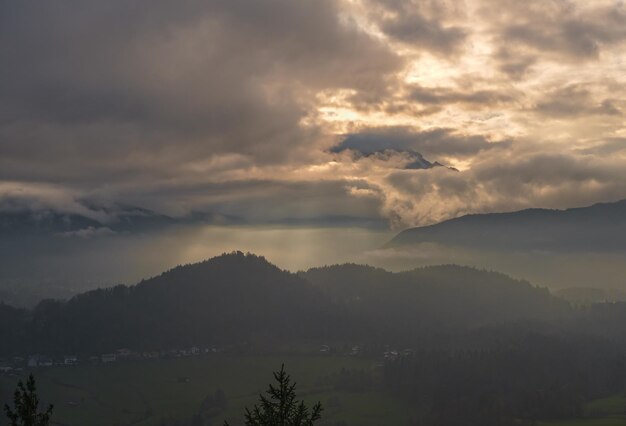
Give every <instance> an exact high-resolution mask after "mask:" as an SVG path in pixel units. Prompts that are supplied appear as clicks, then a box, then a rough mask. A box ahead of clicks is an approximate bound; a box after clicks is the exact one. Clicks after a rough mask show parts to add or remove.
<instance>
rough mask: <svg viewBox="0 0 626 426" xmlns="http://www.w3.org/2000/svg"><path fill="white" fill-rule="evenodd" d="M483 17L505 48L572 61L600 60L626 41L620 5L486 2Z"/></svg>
mask: <svg viewBox="0 0 626 426" xmlns="http://www.w3.org/2000/svg"><path fill="white" fill-rule="evenodd" d="M481 6H482V7H481V11H482V13H485V14H487V15H488V16H489V18H490V19H489V21H491V26H492V27H493V28H494V30H495V33H496V34H497V37H498V40H499V42H500V43H502V45H503V46H505V45H508V46H511V45H518V46H523V47H527V48H531V49H533V50H536V51H539V52H547V53H552V54H555V55H558V56H560V57H561V58H563V57H566V58H571V59H577V60H580V59H597V58H598V57H599V55H600V53H601V52H602V51H603V50H604V49H607V48H609V47H610V46H612V45H616V44H619V43H622V42H623V41H625V40H626V9H625V8H624V5H623V4H621V2H603V1H599V2H591V3H586V2H585V3H583V2H577V1H561V0H548V1H544V0H532V1H529V2H524V3H520V2H516V1H514V0H507V1H504V2H503V1H500V0H498V1H495V0H492V1H484V2H482V5H481Z"/></svg>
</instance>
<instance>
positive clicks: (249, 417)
mask: <svg viewBox="0 0 626 426" xmlns="http://www.w3.org/2000/svg"><path fill="white" fill-rule="evenodd" d="M274 379H275V380H276V382H277V385H276V386H274V385H272V384H270V385H269V388H268V390H267V391H266V394H267V396H266V395H263V394H261V395H259V402H260V403H259V405H255V406H254V408H253V409H252V410H250V409H248V408H246V414H245V419H246V421H245V424H246V426H312V425H313V423H314V422H316V421H317V420H319V419H320V418H321V413H322V404H321V403H319V402H318V403H317V404H315V405H314V406H313V408H312V409H311V410H309V408H308V407H307V406H306V405H305V404H304V401H296V392H295V390H296V383H293V384H292V383H291V377H290V376H289V374H287V372H285V365H284V364H283V365H282V366H281V368H280V371H277V372H274ZM224 426H229V425H228V422H225V423H224Z"/></svg>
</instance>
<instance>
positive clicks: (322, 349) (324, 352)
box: [320, 345, 330, 354]
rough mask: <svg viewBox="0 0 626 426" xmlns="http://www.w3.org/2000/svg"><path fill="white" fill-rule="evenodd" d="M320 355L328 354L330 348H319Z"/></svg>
mask: <svg viewBox="0 0 626 426" xmlns="http://www.w3.org/2000/svg"><path fill="white" fill-rule="evenodd" d="M320 353H323V354H327V353H330V346H328V345H322V346H320Z"/></svg>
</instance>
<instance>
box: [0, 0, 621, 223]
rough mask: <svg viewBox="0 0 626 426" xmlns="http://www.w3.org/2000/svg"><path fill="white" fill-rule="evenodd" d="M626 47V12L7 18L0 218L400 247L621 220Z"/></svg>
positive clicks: (86, 0)
mask: <svg viewBox="0 0 626 426" xmlns="http://www.w3.org/2000/svg"><path fill="white" fill-rule="evenodd" d="M625 41H626V6H625V5H624V4H623V2H622V1H621V0H620V1H605V0H594V1H591V2H590V1H578V0H570V1H560V0H528V1H523V2H520V1H516V0H465V1H445V0H441V1H434V0H421V1H412V0H298V1H293V0H259V1H249V0H208V1H206V0H203V1H199V0H198V1H196V0H183V1H176V2H174V1H169V0H168V1H165V0H135V1H132V2H128V1H121V0H110V1H95V0H80V1H78V0H76V1H71V0H70V1H63V2H27V1H5V2H1V3H0V62H1V63H2V66H1V67H0V210H16V209H22V208H30V209H51V210H55V211H60V212H66V213H67V212H72V213H80V214H84V215H87V216H89V215H92V216H94V215H98V214H102V213H101V212H97V211H91V210H90V208H89V207H88V204H86V203H85V202H84V200H90V202H92V201H94V200H95V201H97V202H98V203H103V204H107V203H108V204H111V205H117V204H119V205H132V206H138V207H142V208H147V209H151V210H154V211H157V212H159V213H164V214H168V215H172V216H185V215H189V214H190V213H191V212H204V213H211V214H214V215H217V216H219V217H226V218H236V219H237V220H238V221H240V223H245V224H250V225H259V226H262V225H267V224H291V223H301V222H302V223H307V224H309V225H310V226H315V224H316V223H319V224H320V225H319V226H328V225H329V224H330V225H332V224H333V223H334V222H336V221H340V222H341V223H352V224H355V226H363V227H374V228H377V229H387V230H391V231H395V230H399V229H404V228H407V227H410V226H418V225H425V224H430V223H435V222H438V221H441V220H444V219H448V218H452V217H456V216H459V215H462V214H466V213H481V212H493V211H511V210H517V209H521V208H526V207H547V208H565V207H573V206H584V205H589V204H592V203H594V202H600V201H611V200H618V199H623V198H626V127H625V125H624V123H625V121H624V116H623V114H624V111H626V84H625V83H626V72H625V71H626V63H625V60H626V43H625ZM439 164H441V165H442V166H440V165H439Z"/></svg>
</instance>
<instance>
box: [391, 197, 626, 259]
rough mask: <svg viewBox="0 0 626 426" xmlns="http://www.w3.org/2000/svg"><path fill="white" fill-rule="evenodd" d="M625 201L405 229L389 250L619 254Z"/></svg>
mask: <svg viewBox="0 0 626 426" xmlns="http://www.w3.org/2000/svg"><path fill="white" fill-rule="evenodd" d="M624 237H626V200H622V201H618V202H614V203H601V204H595V205H593V206H589V207H582V208H571V209H566V210H548V209H527V210H521V211H516V212H511V213H489V214H473V215H466V216H462V217H458V218H455V219H451V220H447V221H444V222H441V223H438V224H435V225H430V226H422V227H418V228H410V229H407V230H405V231H403V232H401V233H399V234H398V235H396V236H395V237H394V238H393V239H392V240H391V241H390V242H389V244H388V246H390V247H398V246H407V245H413V244H419V243H438V244H445V245H454V246H462V247H470V248H480V249H495V250H506V251H511V250H555V251H568V252H569V251H581V250H582V251H589V250H592V251H600V252H606V251H624V250H626V238H624Z"/></svg>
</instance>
